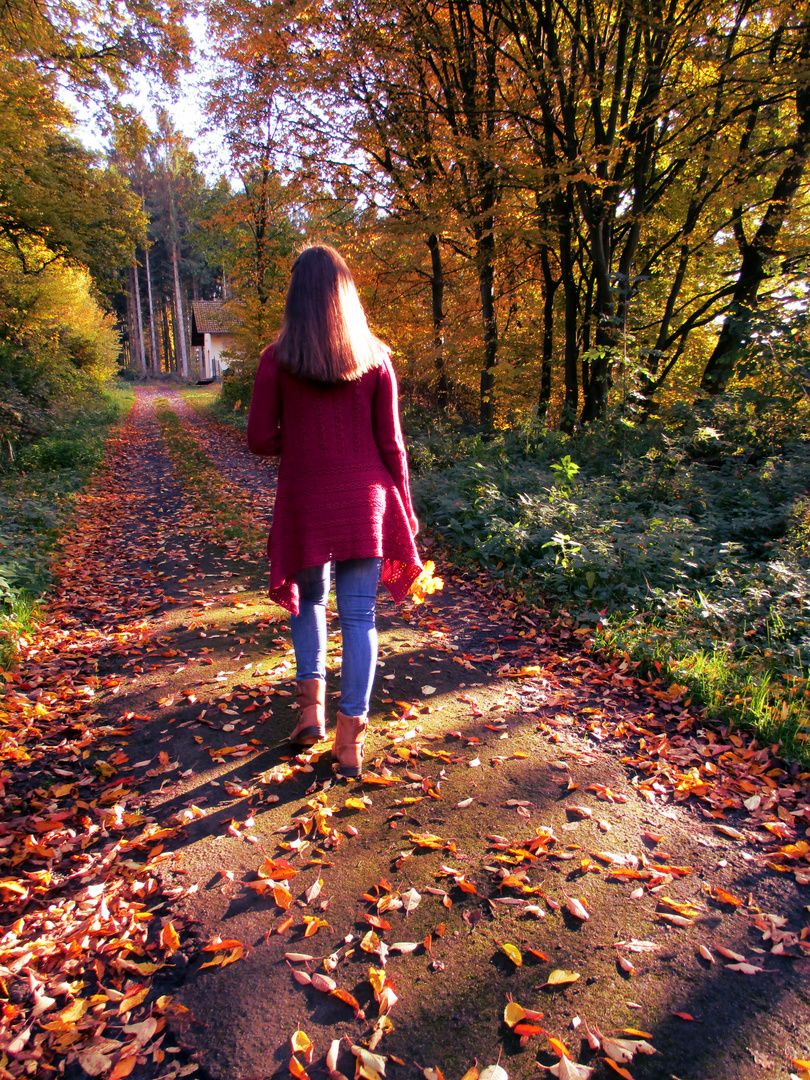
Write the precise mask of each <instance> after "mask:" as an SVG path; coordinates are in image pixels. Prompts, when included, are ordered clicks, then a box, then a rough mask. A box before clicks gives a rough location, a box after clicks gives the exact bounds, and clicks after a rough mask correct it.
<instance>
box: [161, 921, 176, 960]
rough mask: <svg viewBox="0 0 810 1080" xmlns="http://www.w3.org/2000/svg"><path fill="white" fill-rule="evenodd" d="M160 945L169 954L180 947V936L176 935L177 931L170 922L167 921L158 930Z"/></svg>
mask: <svg viewBox="0 0 810 1080" xmlns="http://www.w3.org/2000/svg"><path fill="white" fill-rule="evenodd" d="M160 947H161V948H162V949H165V950H166V952H167V953H169V955H171V954H172V953H176V952H177V950H178V949H179V948H180V938H179V937H178V936H177V931H176V930H175V928H174V926H173V925H172V923H171V922H167V923H166V925H165V926H164V927H163V929H162V930H161V931H160Z"/></svg>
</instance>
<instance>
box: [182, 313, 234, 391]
mask: <svg viewBox="0 0 810 1080" xmlns="http://www.w3.org/2000/svg"><path fill="white" fill-rule="evenodd" d="M232 325H233V316H232V315H231V314H230V313H229V312H228V310H227V304H225V303H224V301H222V300H193V301H192V303H191V344H192V345H195V346H198V347H200V348H202V359H201V360H200V378H201V379H215V378H217V376H219V375H221V374H222V372H223V371H226V370H227V368H228V360H227V359H226V360H223V359H222V354H223V353H224V352H226V351H227V350H228V349H232V348H233V347H234V346H235V345H236V337H235V336H234V334H233V332H232V329H231V328H232Z"/></svg>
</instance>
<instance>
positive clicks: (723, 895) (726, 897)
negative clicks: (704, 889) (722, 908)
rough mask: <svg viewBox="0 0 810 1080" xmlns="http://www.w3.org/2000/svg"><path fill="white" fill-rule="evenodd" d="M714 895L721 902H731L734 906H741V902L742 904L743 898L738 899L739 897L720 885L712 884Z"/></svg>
mask: <svg viewBox="0 0 810 1080" xmlns="http://www.w3.org/2000/svg"><path fill="white" fill-rule="evenodd" d="M712 896H713V897H714V899H715V900H719V901H720V903H721V904H731V905H732V907H739V906H740V904H742V900H738V899H737V897H736V896H732V894H731V893H730V892H726V890H725V889H721V888H720V886H719V885H713V886H712Z"/></svg>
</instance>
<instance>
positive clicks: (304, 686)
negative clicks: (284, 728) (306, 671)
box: [290, 679, 326, 746]
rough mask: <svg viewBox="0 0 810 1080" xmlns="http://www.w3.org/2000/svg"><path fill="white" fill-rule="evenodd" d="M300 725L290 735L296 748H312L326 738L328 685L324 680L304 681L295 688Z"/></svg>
mask: <svg viewBox="0 0 810 1080" xmlns="http://www.w3.org/2000/svg"><path fill="white" fill-rule="evenodd" d="M295 700H296V701H297V702H298V706H299V715H298V723H297V724H296V725H295V727H294V728H293V731H292V733H291V735H290V742H291V743H295V744H296V746H312V745H313V744H314V743H316V742H321V741H322V740H323V739H325V738H326V708H325V705H326V683H325V682H324V681H323V679H304V680H303V682H300V683H298V684H297V685H296V687H295Z"/></svg>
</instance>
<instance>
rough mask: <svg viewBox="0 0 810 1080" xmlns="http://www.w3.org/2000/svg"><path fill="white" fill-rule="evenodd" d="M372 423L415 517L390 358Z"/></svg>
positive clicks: (387, 464) (376, 395)
mask: <svg viewBox="0 0 810 1080" xmlns="http://www.w3.org/2000/svg"><path fill="white" fill-rule="evenodd" d="M371 422H372V427H373V430H374V441H375V442H376V444H377V449H378V450H379V451H380V457H381V458H382V460H383V464H384V465H385V467H386V469H387V470H388V472H389V473H390V475H391V479H392V480H393V481H394V483H395V484H396V487H397V490H398V491H399V493H400V495H401V496H402V502H403V505H404V507H405V512H406V513H407V514H408V516H409V517H410V518H414V516H415V515H414V512H413V505H412V503H411V489H410V485H409V483H408V456H407V454H406V452H405V443H404V440H403V438H402V429H401V427H400V423H399V400H398V396H397V377H396V375H395V373H394V368H393V366H392V364H391V361H390V360H388V359H387V358H386V359H385V361H384V363H383V366H382V367H381V369H380V375H379V378H378V379H377V387H376V389H375V391H374V403H373V406H372V418H371Z"/></svg>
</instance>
